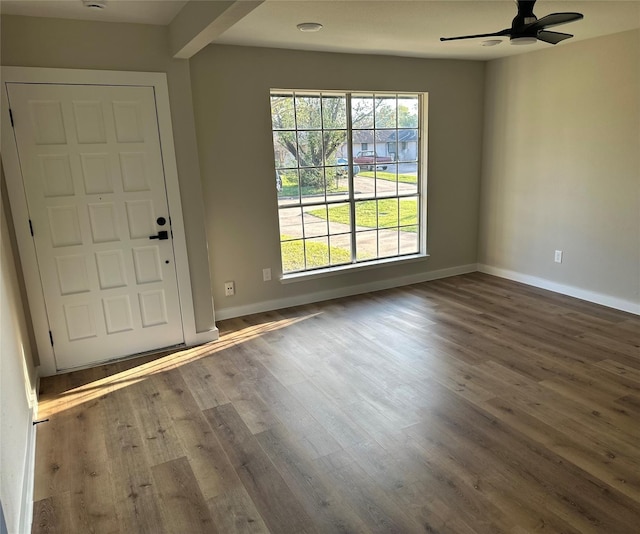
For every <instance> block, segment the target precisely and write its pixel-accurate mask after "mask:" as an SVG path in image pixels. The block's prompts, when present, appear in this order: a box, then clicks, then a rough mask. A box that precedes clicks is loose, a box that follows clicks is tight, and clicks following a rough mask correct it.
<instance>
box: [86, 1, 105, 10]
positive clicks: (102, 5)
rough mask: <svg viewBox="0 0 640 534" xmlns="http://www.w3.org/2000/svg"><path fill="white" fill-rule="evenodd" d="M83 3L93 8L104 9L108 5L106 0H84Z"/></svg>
mask: <svg viewBox="0 0 640 534" xmlns="http://www.w3.org/2000/svg"><path fill="white" fill-rule="evenodd" d="M82 5H83V6H84V7H89V8H91V9H104V8H105V7H107V2H106V1H105V0H82Z"/></svg>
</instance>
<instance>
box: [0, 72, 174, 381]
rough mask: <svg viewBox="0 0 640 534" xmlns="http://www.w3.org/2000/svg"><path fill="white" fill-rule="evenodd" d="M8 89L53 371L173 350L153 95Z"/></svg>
mask: <svg viewBox="0 0 640 534" xmlns="http://www.w3.org/2000/svg"><path fill="white" fill-rule="evenodd" d="M7 89H8V97H9V102H10V107H11V110H12V116H13V121H14V132H15V137H16V144H17V147H18V155H19V159H20V166H21V170H22V176H23V181H24V187H25V194H26V198H27V204H28V210H29V217H30V220H31V225H32V232H33V239H34V243H35V249H36V255H37V261H38V268H39V271H40V278H41V281H42V288H43V292H44V300H45V304H46V311H47V317H48V320H49V327H50V330H51V337H52V342H53V351H54V355H55V360H56V368H57V369H58V370H63V369H71V368H75V367H82V366H87V365H91V364H94V363H98V362H102V361H106V360H110V359H114V358H118V357H122V356H127V355H131V354H136V353H139V352H144V351H148V350H152V349H157V348H161V347H167V346H171V345H176V344H180V343H182V342H183V341H184V334H183V326H182V316H181V312H180V302H179V296H178V285H177V280H176V267H175V261H174V251H173V239H172V235H171V219H170V214H169V211H168V203H167V192H166V186H165V176H164V169H163V163H162V154H161V147H160V138H159V134H158V123H157V118H156V101H155V96H154V90H153V87H126V86H107V85H55V84H23V83H8V84H7Z"/></svg>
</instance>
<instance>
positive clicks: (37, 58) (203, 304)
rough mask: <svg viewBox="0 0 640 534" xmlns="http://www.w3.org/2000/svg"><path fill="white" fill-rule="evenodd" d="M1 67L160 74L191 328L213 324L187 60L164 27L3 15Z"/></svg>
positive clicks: (208, 327)
mask: <svg viewBox="0 0 640 534" xmlns="http://www.w3.org/2000/svg"><path fill="white" fill-rule="evenodd" d="M1 19H2V32H1V36H2V42H1V52H2V55H1V59H2V65H6V66H21V67H51V68H69V69H97V70H124V71H140V72H165V73H166V74H167V80H168V85H169V99H170V105H171V120H172V122H173V132H174V135H173V137H174V143H175V148H176V160H177V165H178V177H179V181H180V195H181V197H182V207H183V212H184V224H185V231H186V234H187V250H188V254H189V269H190V274H191V286H192V293H193V301H194V313H195V319H196V330H197V331H198V332H203V331H206V330H209V329H211V328H212V327H213V326H214V320H213V304H212V302H211V287H210V279H209V265H208V260H207V240H206V235H205V232H204V224H203V204H202V189H201V185H200V169H199V167H198V154H197V149H196V140H195V130H194V124H193V106H192V102H191V85H190V83H191V82H190V77H189V63H188V61H187V60H173V59H171V57H170V55H169V39H168V28H166V27H164V26H150V25H144V24H117V23H105V22H89V21H77V20H64V19H48V18H37V17H18V16H7V15H3V16H2V17H1Z"/></svg>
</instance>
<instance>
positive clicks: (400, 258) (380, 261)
mask: <svg viewBox="0 0 640 534" xmlns="http://www.w3.org/2000/svg"><path fill="white" fill-rule="evenodd" d="M283 93H284V94H286V93H293V94H295V93H303V94H309V93H321V94H322V95H323V96H324V95H330V94H332V93H334V94H337V95H349V98H348V99H347V122H348V125H347V145H348V147H349V150H348V152H349V154H348V157H347V159H348V160H349V162H350V164H349V165H348V175H349V197H348V200H345V201H344V202H345V203H349V204H350V205H351V226H352V229H351V241H352V261H351V263H348V264H341V265H332V266H325V267H318V268H311V269H305V270H300V271H293V272H287V273H284V272H283V269H282V266H281V273H283V274H282V275H281V278H280V281H281V282H282V283H288V282H295V281H299V280H308V279H310V278H319V277H324V276H330V275H335V274H340V273H342V272H344V271H349V270H353V269H357V270H365V269H371V268H375V267H381V266H385V265H386V266H388V265H390V264H393V265H397V264H401V263H409V262H415V261H420V260H423V259H424V258H427V257H428V256H429V254H428V252H427V132H428V130H427V124H428V93H426V92H416V91H352V90H348V91H331V90H316V91H311V90H305V91H296V90H292V89H276V88H273V89H271V91H270V94H271V95H272V94H283ZM351 95H358V96H359V95H373V96H374V98H375V97H376V96H383V95H395V96H400V95H416V96H417V97H418V106H419V124H418V128H417V129H418V141H417V143H418V150H417V176H418V180H417V186H418V187H417V194H416V196H417V197H418V202H419V206H418V227H419V228H418V252H417V253H413V254H411V253H410V254H398V255H396V256H387V257H383V258H375V259H371V260H356V259H355V257H356V248H355V232H354V228H355V203H356V202H357V201H358V200H357V199H355V198H354V187H353V186H354V183H353V178H354V175H353V157H354V156H355V154H354V153H353V137H352V135H353V129H352V125H351V109H350V97H351ZM398 129H402V128H399V127H398V126H396V132H397V131H398ZM275 131H277V130H274V129H273V128H272V133H273V132H275ZM296 131H298V129H297V125H296ZM374 135H375V134H374ZM394 164H397V162H396V163H394ZM385 198H391V199H393V198H395V199H401V198H403V197H402V196H401V195H399V194H396V195H395V196H389V197H375V198H372V199H371V200H379V199H385ZM322 205H324V206H327V207H330V206H331V203H327V202H326V199H325V202H324V203H322ZM300 206H303V207H304V206H307V207H308V206H309V204H302V203H301V204H299V205H295V204H292V205H289V206H287V207H300ZM280 208H281V206H280V205H279V204H278V205H277V210H278V213H279V210H280ZM278 224H280V223H279V222H278ZM303 239H304V238H303ZM282 243H283V242H282V241H279V245H280V258H281V260H282Z"/></svg>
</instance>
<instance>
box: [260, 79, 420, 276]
mask: <svg viewBox="0 0 640 534" xmlns="http://www.w3.org/2000/svg"><path fill="white" fill-rule="evenodd" d="M285 93H286V94H287V95H288V96H289V97H290V98H292V100H293V109H294V117H295V130H290V129H289V130H287V129H285V130H275V129H274V130H273V131H274V132H276V131H291V132H295V134H296V142H297V140H298V135H297V132H298V131H299V130H298V122H297V116H298V106H297V97H298V95H299V94H303V95H306V96H314V97H317V98H318V99H319V102H320V111H319V115H320V127H319V128H316V129H310V128H307V129H305V130H304V131H313V132H321V139H322V165H321V166H315V167H309V166H301V165H300V147H299V146H297V147H296V148H297V153H298V157H297V158H296V167H287V168H279V169H278V170H279V171H283V170H296V171H297V175H298V201H299V202H298V203H297V204H286V205H281V204H280V199H279V206H278V208H279V210H280V209H281V208H285V207H298V208H300V210H301V217H302V218H304V209H305V208H312V207H314V206H324V207H326V210H327V220H326V224H327V235H326V236H324V237H326V238H327V265H323V266H318V267H309V266H308V261H307V241H308V240H309V241H310V240H312V239H316V238H317V236H314V237H309V238H308V237H307V236H306V234H305V224H304V221H302V223H301V226H302V233H303V236H302V238H294V239H290V240H282V239H281V243H285V242H291V241H297V240H301V241H302V244H303V256H304V268H303V269H296V270H291V271H286V273H287V274H288V273H296V272H305V271H313V270H318V269H324V268H327V267H331V266H333V263H332V261H331V236H333V235H351V238H352V239H351V247H350V248H351V251H350V252H351V262H350V263H352V264H358V263H366V262H371V261H374V262H375V261H376V260H378V259H387V258H390V257H394V258H402V256H410V255H415V254H417V253H419V252H420V246H421V242H422V241H423V238H422V237H421V234H422V232H423V231H424V229H423V222H422V219H423V207H422V203H421V202H420V201H421V199H422V179H421V178H422V177H421V168H420V164H419V163H420V159H421V154H422V135H421V124H422V122H423V119H422V112H423V109H422V98H421V95H420V94H406V93H357V94H356V93H348V92H347V93H342V92H328V91H320V92H306V93H300V92H296V91H280V92H275V94H276V95H278V96H279V95H283V94H285ZM273 95H274V93H272V96H273ZM379 95H382V98H384V97H387V99H388V98H389V97H393V99H394V102H395V128H389V127H383V128H377V127H376V115H377V113H376V105H375V102H376V100H377V99H378V98H379ZM353 96H356V97H360V98H368V99H369V100H370V101H371V102H372V103H373V109H372V113H371V114H372V124H373V126H372V127H367V128H353V124H352V122H351V121H352V113H353V110H352V104H351V98H352V97H353ZM325 97H327V98H332V97H336V98H344V99H345V103H346V105H345V110H344V111H345V114H346V120H347V128H346V129H343V128H325V127H324V125H325V120H324V109H323V105H324V98H325ZM403 98H408V99H410V100H415V103H416V108H417V119H416V120H417V125H416V127H406V126H405V127H400V125H399V116H400V114H399V105H400V101H401V100H402V99H403ZM357 130H370V131H372V132H373V151H374V152H375V153H376V154H377V145H378V143H377V140H378V134H377V132H384V131H388V132H394V131H395V132H396V141H395V143H396V147H399V146H400V143H401V142H402V141H400V140H399V135H400V134H399V132H400V131H403V130H415V131H416V140H415V141H416V154H415V158H414V159H399V157H398V149H397V148H396V159H395V160H393V162H392V163H391V164H390V165H391V166H394V167H395V169H396V170H395V182H394V183H395V187H396V193H395V194H393V195H388V196H379V194H378V190H377V187H378V179H377V173H378V170H377V167H378V166H381V165H374V166H373V183H374V191H373V195H368V196H366V197H358V198H355V190H354V183H353V181H354V176H353V167H354V165H357V164H355V163H354V162H353V157H354V155H353V148H354V146H353V145H354V139H353V132H354V131H357ZM325 131H343V132H345V134H346V146H347V152H348V157H347V161H348V164H347V167H348V178H349V187H348V200H347V202H348V203H349V205H350V217H351V222H350V225H349V226H350V230H349V231H348V232H342V233H337V234H332V233H331V222H330V220H329V213H328V210H329V209H330V208H331V206H332V205H335V204H344V203H345V199H344V198H338V199H335V200H330V199H329V197H328V191H327V169H337V168H340V167H341V166H340V165H328V164H327V163H328V161H327V157H326V137H325V135H324V133H325ZM380 144H385V143H383V142H382V141H381V143H380ZM386 146H388V145H386ZM401 163H409V164H411V163H413V164H415V165H416V184H415V190H412V191H408V192H404V193H401V192H400V191H399V185H400V183H401V182H400V180H399V176H400V174H401V173H400V171H399V169H398V165H399V164H401ZM305 168H306V169H310V168H314V169H322V173H323V179H324V180H323V184H324V187H323V190H322V196H323V197H324V201H318V202H303V195H302V180H301V175H300V171H301V170H302V169H305ZM382 172H384V171H382ZM334 175H335V174H334ZM408 197H414V198H416V199H417V203H416V204H417V206H416V224H405V225H402V224H400V205H401V204H400V203H401V199H403V198H408ZM381 199H383V200H384V199H395V200H397V212H398V213H397V220H398V224H397V226H394V227H385V228H380V227H379V224H380V223H379V216H380V214H379V210H378V207H377V206H378V200H381ZM370 200H376V225H377V226H376V227H375V228H370V229H367V230H362V231H360V230H356V224H355V218H356V204H357V203H358V202H365V201H370ZM411 227H414V228H416V230H417V231H416V232H415V235H416V237H415V247H414V248H415V250H413V248H412V250H411V251H409V252H405V253H403V252H402V251H401V249H402V245H401V237H402V234H401V231H402V230H401V229H402V228H411ZM380 230H393V231H395V233H396V234H397V254H393V255H390V256H386V255H385V256H382V255H381V253H380V237H379V236H380ZM363 233H375V235H376V240H375V241H376V253H375V256H374V257H373V258H369V257H367V258H365V259H361V260H358V258H357V256H358V247H357V239H356V236H357V234H363ZM411 234H413V232H411ZM340 265H342V264H340Z"/></svg>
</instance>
